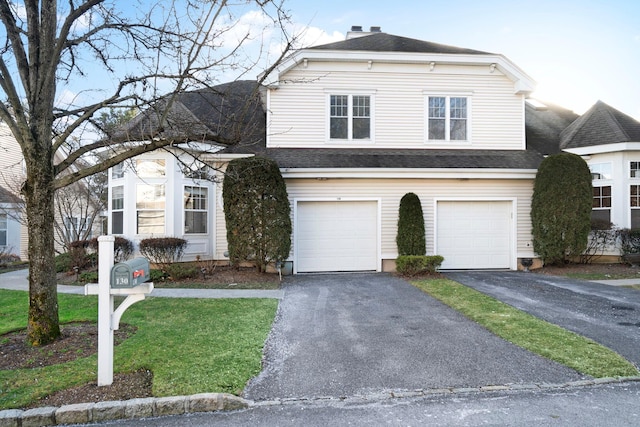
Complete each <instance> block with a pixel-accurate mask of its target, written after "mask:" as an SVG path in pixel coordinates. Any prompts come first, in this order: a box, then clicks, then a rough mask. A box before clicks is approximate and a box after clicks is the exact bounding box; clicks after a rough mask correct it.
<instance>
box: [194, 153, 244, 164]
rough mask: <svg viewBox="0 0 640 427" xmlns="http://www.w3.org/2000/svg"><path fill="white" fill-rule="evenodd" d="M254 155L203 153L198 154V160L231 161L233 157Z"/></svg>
mask: <svg viewBox="0 0 640 427" xmlns="http://www.w3.org/2000/svg"><path fill="white" fill-rule="evenodd" d="M253 156H255V154H230V153H227V154H225V153H221V154H214V153H212V154H204V155H202V156H200V160H202V161H204V162H207V161H209V162H212V161H215V162H224V161H231V160H233V159H243V158H246V157H253Z"/></svg>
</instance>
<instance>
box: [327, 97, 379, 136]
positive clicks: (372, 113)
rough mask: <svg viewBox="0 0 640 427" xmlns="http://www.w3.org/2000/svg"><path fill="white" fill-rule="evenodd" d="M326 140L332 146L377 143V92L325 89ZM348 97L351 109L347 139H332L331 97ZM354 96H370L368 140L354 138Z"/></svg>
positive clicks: (348, 118)
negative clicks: (347, 143)
mask: <svg viewBox="0 0 640 427" xmlns="http://www.w3.org/2000/svg"><path fill="white" fill-rule="evenodd" d="M324 92H325V100H326V101H325V102H326V107H325V120H326V122H325V134H326V138H325V140H326V141H327V142H328V143H331V144H336V143H337V144H344V143H345V142H349V143H354V144H358V145H362V144H372V143H375V139H376V138H375V128H376V127H375V93H376V91H375V90H351V89H325V91H324ZM332 95H336V96H340V95H342V96H348V97H349V107H348V112H349V115H348V116H347V126H348V130H347V138H346V139H339V138H331V96H332ZM354 96H368V97H369V126H370V129H369V132H370V133H369V138H366V139H357V138H356V139H354V138H353V97H354Z"/></svg>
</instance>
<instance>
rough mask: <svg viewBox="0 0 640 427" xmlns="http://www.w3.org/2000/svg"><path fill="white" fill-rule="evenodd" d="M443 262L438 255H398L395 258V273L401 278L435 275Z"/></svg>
mask: <svg viewBox="0 0 640 427" xmlns="http://www.w3.org/2000/svg"><path fill="white" fill-rule="evenodd" d="M443 261H444V258H443V257H442V256H440V255H400V256H399V257H398V258H396V271H397V272H398V273H399V274H401V275H403V276H415V275H417V274H423V273H435V272H437V271H438V269H439V268H440V266H441V265H442V262H443Z"/></svg>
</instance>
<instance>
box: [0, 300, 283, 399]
mask: <svg viewBox="0 0 640 427" xmlns="http://www.w3.org/2000/svg"><path fill="white" fill-rule="evenodd" d="M58 296H59V306H60V310H59V312H60V319H61V323H63V322H70V321H86V320H91V321H94V322H95V321H96V320H97V297H90V296H79V295H66V294H59V295H58ZM0 300H1V301H2V304H1V305H0V334H1V333H6V332H8V331H12V330H16V329H20V328H24V325H26V319H27V308H28V296H27V293H26V292H22V291H8V290H0ZM277 305H278V302H277V300H274V299H207V300H204V299H203V300H199V299H177V298H176V299H172V298H148V299H146V300H144V301H141V302H138V303H136V304H134V305H133V306H131V307H130V308H129V309H127V311H126V312H125V313H124V315H123V317H122V320H121V323H128V324H132V325H134V326H136V327H137V328H138V329H137V332H136V333H135V335H133V336H132V337H130V338H129V339H127V340H126V341H124V342H123V343H122V344H120V345H119V346H117V347H115V350H114V359H115V360H114V373H119V372H132V371H135V370H137V369H140V368H146V369H149V370H151V371H152V372H153V395H154V396H172V395H184V394H195V393H204V392H226V393H233V394H239V393H240V392H241V391H242V389H243V388H244V387H245V385H246V383H247V381H248V380H249V379H250V378H252V377H254V376H255V375H257V374H258V373H259V372H260V369H261V359H262V348H263V346H264V342H265V340H266V338H267V335H268V333H269V330H270V328H271V324H272V322H273V319H274V317H275V312H276V309H277ZM96 378H97V356H95V355H94V356H91V357H86V358H81V359H78V360H75V361H73V362H69V363H65V364H59V365H54V366H47V367H43V368H37V369H18V370H4V371H0V410H1V409H10V408H20V407H24V406H26V405H27V404H29V403H30V402H33V401H36V400H37V399H39V398H41V397H43V396H46V395H48V394H51V393H53V392H55V391H57V390H63V389H66V388H69V387H74V386H76V385H80V384H86V383H88V382H92V381H96Z"/></svg>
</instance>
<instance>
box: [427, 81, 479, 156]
mask: <svg viewBox="0 0 640 427" xmlns="http://www.w3.org/2000/svg"><path fill="white" fill-rule="evenodd" d="M422 94H423V96H424V103H423V105H424V141H425V143H426V144H429V145H431V146H437V145H442V146H443V147H447V148H451V147H452V146H469V145H471V141H472V140H473V136H472V133H471V120H472V112H473V92H471V91H465V92H459V91H445V92H433V91H428V90H424V91H422ZM430 97H440V98H446V108H445V114H446V117H445V139H429V98H430ZM451 98H466V99H467V139H465V140H452V139H450V138H451V134H450V129H451V128H450V126H451V117H450V115H451V109H450V107H449V101H450V99H451Z"/></svg>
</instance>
